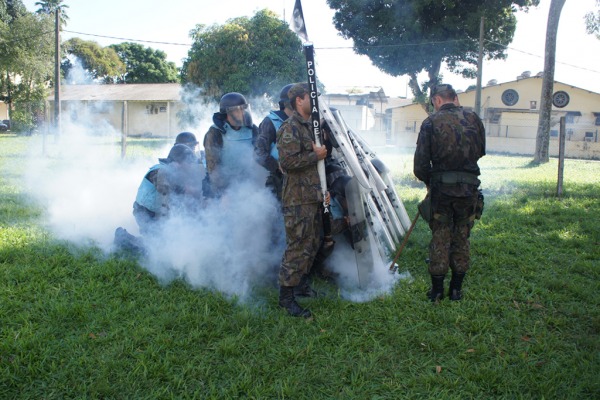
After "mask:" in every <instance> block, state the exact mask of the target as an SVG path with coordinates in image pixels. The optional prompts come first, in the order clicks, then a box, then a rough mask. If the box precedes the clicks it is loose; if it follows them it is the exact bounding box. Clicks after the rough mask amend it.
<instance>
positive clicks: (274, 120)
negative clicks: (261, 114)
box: [267, 111, 283, 160]
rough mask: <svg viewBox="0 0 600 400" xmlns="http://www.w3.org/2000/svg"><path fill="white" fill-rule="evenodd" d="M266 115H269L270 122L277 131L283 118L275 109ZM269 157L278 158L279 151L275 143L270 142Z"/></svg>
mask: <svg viewBox="0 0 600 400" xmlns="http://www.w3.org/2000/svg"><path fill="white" fill-rule="evenodd" d="M267 117H269V119H270V120H271V122H272V123H273V126H274V127H275V133H277V131H278V130H279V128H281V124H283V119H281V117H280V116H279V115H278V114H277V113H276V112H275V111H271V112H270V113H269V115H267ZM270 154H271V157H273V158H274V159H276V160H279V151H278V150H277V143H276V142H275V143H271V152H270Z"/></svg>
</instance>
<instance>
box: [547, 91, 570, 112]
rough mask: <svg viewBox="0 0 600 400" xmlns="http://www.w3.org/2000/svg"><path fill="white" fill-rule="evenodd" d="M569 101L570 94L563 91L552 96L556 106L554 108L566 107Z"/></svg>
mask: <svg viewBox="0 0 600 400" xmlns="http://www.w3.org/2000/svg"><path fill="white" fill-rule="evenodd" d="M569 100H571V99H570V98H569V94H568V93H567V92H565V91H563V90H559V91H558V92H556V93H554V94H553V95H552V104H554V107H558V108H563V107H566V106H567V104H569Z"/></svg>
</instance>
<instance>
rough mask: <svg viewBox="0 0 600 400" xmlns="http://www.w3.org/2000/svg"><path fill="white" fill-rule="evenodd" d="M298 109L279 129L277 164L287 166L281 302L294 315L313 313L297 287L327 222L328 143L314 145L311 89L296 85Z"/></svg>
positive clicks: (294, 101) (292, 99)
mask: <svg viewBox="0 0 600 400" xmlns="http://www.w3.org/2000/svg"><path fill="white" fill-rule="evenodd" d="M288 97H289V99H290V103H291V105H292V108H293V109H294V113H293V114H292V115H291V116H290V117H289V118H288V119H287V120H286V121H285V122H284V123H283V124H282V125H281V128H280V129H279V131H278V132H277V149H278V152H279V164H280V166H281V169H282V170H283V173H284V176H283V190H282V205H283V217H284V221H285V234H286V249H285V253H284V255H283V259H282V261H281V266H280V268H279V286H280V290H279V305H280V306H281V307H283V308H285V309H286V310H287V311H288V313H289V314H291V315H293V316H296V317H299V316H301V317H310V315H311V313H310V311H309V310H307V309H303V308H302V307H300V305H298V303H297V302H296V299H295V296H294V288H295V287H296V286H298V285H300V283H301V281H302V280H303V277H304V276H305V275H306V274H308V273H309V271H310V268H311V265H312V264H313V261H314V258H315V256H316V254H317V251H318V250H319V245H320V235H321V230H322V225H323V219H322V208H321V207H322V203H323V193H322V191H321V183H320V180H319V173H318V172H317V162H318V161H319V160H323V159H325V157H326V156H327V149H326V147H325V146H320V147H318V146H316V145H315V136H314V134H313V130H312V122H311V109H310V96H309V88H308V84H306V83H297V84H294V85H293V86H292V87H291V88H290V89H289V91H288Z"/></svg>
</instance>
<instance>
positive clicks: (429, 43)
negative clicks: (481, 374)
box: [63, 30, 600, 74]
mask: <svg viewBox="0 0 600 400" xmlns="http://www.w3.org/2000/svg"><path fill="white" fill-rule="evenodd" d="M63 32H68V33H73V34H77V35H84V36H94V37H101V38H106V39H115V40H123V41H126V42H141V43H152V44H163V45H170V46H188V47H190V46H191V45H192V44H191V43H174V42H159V41H153V40H143V39H131V38H122V37H116V36H107V35H98V34H93V33H85V32H75V31H68V30H63ZM463 40H464V39H456V40H446V41H432V42H426V43H405V44H389V45H373V46H366V47H370V48H394V47H414V46H421V45H424V44H427V45H431V44H444V43H453V42H460V41H463ZM486 42H489V43H493V44H495V45H497V46H501V47H503V48H504V49H506V50H513V51H516V52H519V53H522V54H526V55H529V56H532V57H538V58H543V57H542V56H540V55H537V54H533V53H529V52H527V51H523V50H519V49H515V48H513V47H509V46H506V45H503V44H501V43H497V42H493V41H490V40H487V39H486ZM353 48H354V47H353V46H333V47H315V50H348V49H353ZM556 64H561V65H566V66H568V67H572V68H577V69H580V70H583V71H588V72H593V73H599V74H600V71H596V70H593V69H590V68H585V67H581V66H578V65H573V64H569V63H565V62H561V61H556Z"/></svg>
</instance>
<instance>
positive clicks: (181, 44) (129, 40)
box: [63, 30, 192, 46]
mask: <svg viewBox="0 0 600 400" xmlns="http://www.w3.org/2000/svg"><path fill="white" fill-rule="evenodd" d="M63 32H68V33H75V34H77V35H84V36H95V37H101V38H106V39H116V40H123V41H126V42H143V43H154V44H168V45H173V46H191V45H192V44H191V43H173V42H156V41H153V40H142V39H128V38H122V37H115V36H106V35H96V34H93V33H84V32H75V31H67V30H63Z"/></svg>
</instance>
